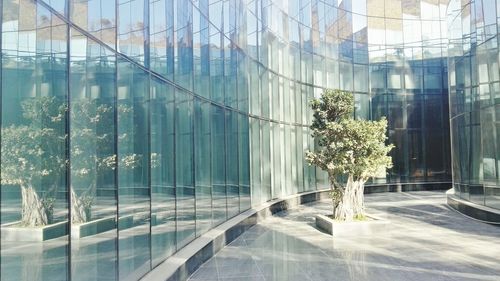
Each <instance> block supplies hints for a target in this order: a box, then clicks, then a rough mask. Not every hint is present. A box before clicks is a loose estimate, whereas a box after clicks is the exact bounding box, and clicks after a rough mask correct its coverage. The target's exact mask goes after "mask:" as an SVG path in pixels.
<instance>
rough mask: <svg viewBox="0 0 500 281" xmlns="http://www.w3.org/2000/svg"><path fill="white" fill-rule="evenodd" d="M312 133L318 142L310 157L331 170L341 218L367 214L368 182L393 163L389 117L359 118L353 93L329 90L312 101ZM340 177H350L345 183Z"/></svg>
mask: <svg viewBox="0 0 500 281" xmlns="http://www.w3.org/2000/svg"><path fill="white" fill-rule="evenodd" d="M311 108H312V110H313V122H312V125H311V127H310V128H311V130H312V136H313V137H314V139H315V141H316V142H317V146H316V150H315V151H314V152H307V153H306V159H307V161H308V162H309V164H311V165H315V166H317V167H319V168H321V169H322V170H324V171H326V172H327V173H328V178H329V180H330V188H331V196H332V203H333V214H334V218H335V219H337V220H345V221H352V220H353V219H355V218H363V217H364V216H365V210H364V195H363V193H364V184H365V183H366V181H367V180H368V179H369V178H371V177H374V176H377V175H379V174H380V173H383V172H385V169H387V168H390V167H391V166H392V158H391V157H390V156H388V155H387V154H388V153H389V152H390V151H391V149H392V148H393V145H386V144H385V140H386V139H387V137H386V130H387V120H385V118H383V119H381V120H380V121H367V120H355V119H354V118H353V110H354V98H353V95H352V93H349V92H345V91H339V90H326V91H325V92H323V94H322V96H321V98H319V99H314V100H313V101H312V102H311ZM339 178H344V179H347V182H346V183H345V184H340V183H339V182H338V179H339Z"/></svg>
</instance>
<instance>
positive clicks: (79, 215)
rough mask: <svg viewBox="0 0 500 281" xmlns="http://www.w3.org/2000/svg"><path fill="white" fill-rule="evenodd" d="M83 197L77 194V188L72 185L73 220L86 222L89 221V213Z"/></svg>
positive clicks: (73, 221) (74, 221)
mask: <svg viewBox="0 0 500 281" xmlns="http://www.w3.org/2000/svg"><path fill="white" fill-rule="evenodd" d="M85 209H86V208H85V206H84V204H83V202H82V199H81V198H80V197H78V195H76V192H75V190H74V189H73V187H71V222H72V223H84V222H87V221H88V219H89V218H88V217H87V213H88V212H86V210H85Z"/></svg>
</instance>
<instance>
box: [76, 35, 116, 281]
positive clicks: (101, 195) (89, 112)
mask: <svg viewBox="0 0 500 281" xmlns="http://www.w3.org/2000/svg"><path fill="white" fill-rule="evenodd" d="M71 34H72V36H71V49H70V50H71V61H70V63H71V66H70V75H71V77H70V81H71V82H72V83H71V84H70V96H71V99H70V105H71V106H70V122H71V134H70V145H71V146H70V159H71V232H72V233H71V239H72V243H71V262H72V266H71V269H72V272H71V279H72V280H88V279H89V278H90V279H93V280H114V279H116V278H117V270H118V269H117V260H118V259H117V256H116V255H117V248H116V245H117V207H118V206H117V205H118V201H117V187H116V148H115V144H116V140H117V138H116V129H117V128H116V124H115V120H116V106H115V104H116V63H115V55H114V53H112V52H110V51H108V50H107V49H106V48H104V47H103V46H101V45H99V44H98V43H96V42H93V41H92V40H90V39H88V38H87V37H85V36H83V35H82V34H80V33H79V32H77V31H76V30H72V31H71Z"/></svg>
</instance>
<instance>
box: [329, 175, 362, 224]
mask: <svg viewBox="0 0 500 281" xmlns="http://www.w3.org/2000/svg"><path fill="white" fill-rule="evenodd" d="M363 192H364V181H362V180H357V181H355V180H354V179H353V177H352V176H349V178H348V179H347V184H346V187H345V190H344V194H343V196H342V200H341V201H340V203H339V204H338V206H337V208H336V209H335V214H334V215H335V219H337V220H342V221H352V220H353V219H354V218H356V217H362V216H364V214H365V212H364V195H363Z"/></svg>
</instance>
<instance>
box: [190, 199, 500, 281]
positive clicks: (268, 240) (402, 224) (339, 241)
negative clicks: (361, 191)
mask: <svg viewBox="0 0 500 281" xmlns="http://www.w3.org/2000/svg"><path fill="white" fill-rule="evenodd" d="M366 205H367V211H368V213H370V214H374V215H377V216H378V217H381V218H384V219H387V220H389V221H390V222H391V224H390V226H389V228H388V230H387V231H386V232H383V233H379V234H377V235H371V236H358V237H347V238H332V236H330V235H328V234H326V233H323V232H321V231H320V230H318V229H316V228H315V226H314V215H315V214H317V213H328V210H329V209H330V204H329V201H320V202H315V203H311V204H307V205H302V206H300V207H298V208H296V209H293V210H290V211H287V212H281V213H279V214H276V215H274V216H272V217H270V218H268V219H266V220H265V221H263V222H261V223H259V224H257V225H256V226H254V227H252V228H250V229H249V230H248V231H246V232H245V233H244V234H242V235H241V236H240V237H239V238H237V239H236V240H234V241H233V242H232V243H231V244H230V245H228V246H227V247H225V248H224V249H223V250H221V251H220V252H219V253H218V254H217V255H216V256H214V257H213V258H211V259H210V260H208V261H207V262H206V263H205V264H203V265H202V266H201V267H200V268H199V269H198V270H197V271H196V272H195V273H194V274H193V275H192V276H191V277H190V278H189V280H191V281H201V280H203V281H229V280H238V281H246V280H261V281H264V280H267V281H269V280H283V281H294V280H297V281H322V280H328V281H330V280H342V281H343V280H355V281H363V280H367V281H377V280H384V281H385V280H391V281H392V280H405V281H416V280H418V281H420V280H424V281H427V280H429V281H445V280H446V281H448V280H471V281H472V280H495V281H498V280H500V226H494V225H488V224H485V223H482V222H478V221H475V220H472V219H470V218H467V217H465V216H463V215H461V214H459V213H457V212H455V211H454V210H452V209H450V208H449V207H448V206H447V205H446V196H445V194H444V192H408V193H379V194H370V195H367V196H366Z"/></svg>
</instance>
